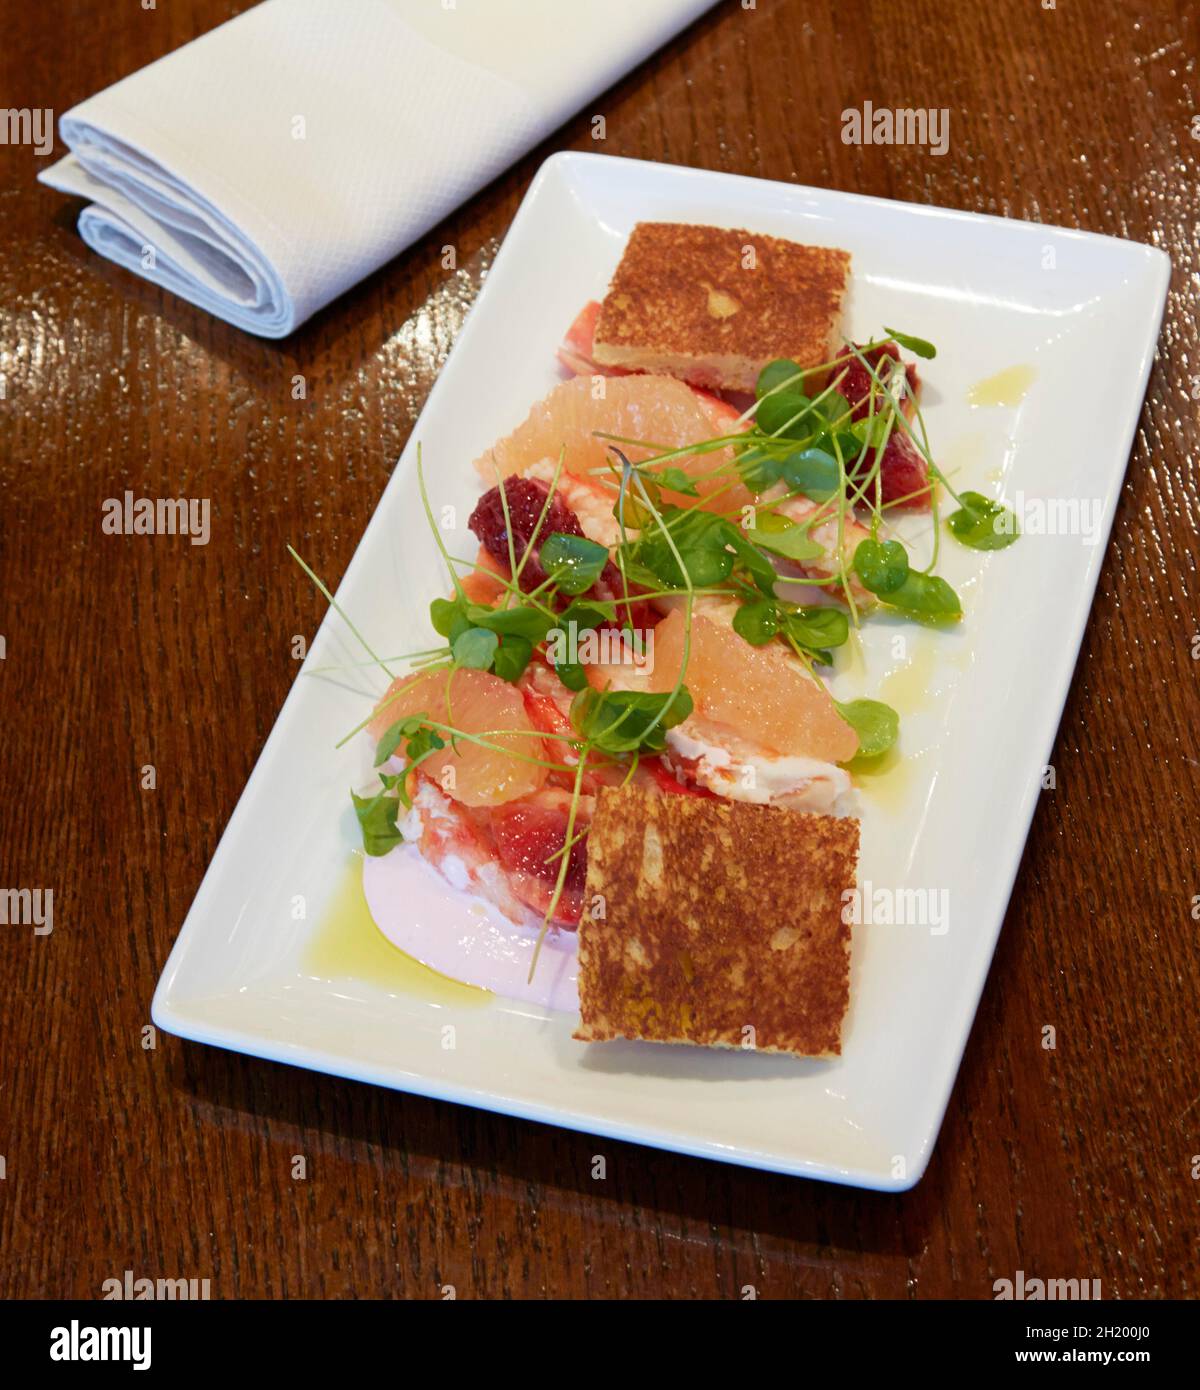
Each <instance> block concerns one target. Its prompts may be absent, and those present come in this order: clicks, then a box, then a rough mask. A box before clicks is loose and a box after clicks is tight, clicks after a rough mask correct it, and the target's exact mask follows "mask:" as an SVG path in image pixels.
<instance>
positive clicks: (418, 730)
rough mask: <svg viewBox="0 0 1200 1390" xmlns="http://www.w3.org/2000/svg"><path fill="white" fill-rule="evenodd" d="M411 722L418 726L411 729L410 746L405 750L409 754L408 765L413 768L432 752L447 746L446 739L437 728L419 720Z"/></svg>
mask: <svg viewBox="0 0 1200 1390" xmlns="http://www.w3.org/2000/svg"><path fill="white" fill-rule="evenodd" d="M410 724H414V725H416V727H415V728H412V729H411V730H410V733H409V738H408V746H407V748H406V749H405V751H406V753H407V754H408V766H409V768H413V767H415V766H416V765H417V763H419V762H423V761H424V760H425V759H426V758H428V757H429V755H430V754H431V753H436V752H437V751H438V749H440V748H445V746H446V740H445V739H444V738H443V737H442V736H441V734H439V733H438V731H437V730H436V729H431V728H430V727H429V726H428V725H427V724H421V723H420V721H419V720H411V721H410Z"/></svg>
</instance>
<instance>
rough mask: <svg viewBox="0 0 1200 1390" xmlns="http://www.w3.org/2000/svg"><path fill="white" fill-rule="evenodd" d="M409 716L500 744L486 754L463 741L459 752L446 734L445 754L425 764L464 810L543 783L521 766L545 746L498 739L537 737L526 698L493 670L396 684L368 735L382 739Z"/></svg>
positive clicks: (537, 770)
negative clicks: (515, 755) (526, 759)
mask: <svg viewBox="0 0 1200 1390" xmlns="http://www.w3.org/2000/svg"><path fill="white" fill-rule="evenodd" d="M447 685H449V691H450V713H449V714H448V713H447V708H446V691H447ZM410 714H426V715H428V716H429V717H430V719H432V720H435V721H437V722H438V723H442V724H453V726H454V728H456V729H461V730H462V731H463V732H464V733H468V734H478V735H480V736H486V737H487V738H488V742H489V743H491V744H495V745H496V747H494V748H493V747H489V748H484V747H482V746H481V745H480V744H478V743H471V742H468V741H467V740H466V739H459V741H458V752H457V753H456V752H454V751H453V749H452V748H451V747H450V746H449V738H448V737H447V736H446V735H445V734H443V735H442V736H443V737H444V738H446V742H447V746H446V748H445V750H443V751H441V752H438V753H434V754H433V756H432V757H430V758H428V759H427V760H426V761H425V762H423V763H422V764H421V767H422V769H423V771H424V772H425V773H426V774H427V775H428V776H429V777H430V778H432V780H433V781H435V782H436V783H437V784H438V785H439V786H440V787H441V789H442V790H443V791H444V792H445V793H446V795H447V796H449V797H451V798H452V799H453V800H455V801H461V802H462V803H463V805H465V806H499V805H501V804H502V803H504V802H506V801H513V800H515V799H516V798H517V797H519V796H527V795H528V794H529V793H530V792H533V791H537V789H538V788H539V787H540V786H542V785H543V783H544V782H545V780H546V775H547V769H546V768H544V767H540V766H538V765H537V764H536V763H531V762H526V761H525V760H524V759H525V758H531V757H532V758H544V757H545V746H544V745H543V743H542V741H541V740H540V739H538V738H532V737H529V736H527V735H526V734H525V733H524V732H498V731H510V730H514V731H524V730H530V731H531V732H532V730H533V724H532V723H531V722H530V719H529V716H528V714H527V713H526V712H525V702H524V700H523V699H522V698H521V692H520V691H519V690H518V689H517V688H516V687H515V686H513V685H510V684H509V683H508V681H505V680H501V679H500V677H499V676H493V675H492V674H491V673H490V672H488V671H467V670H462V671H455V672H454V675H453V679H450V680H448V677H447V673H446V672H445V671H427V672H425V673H424V674H421V675H417V676H400V677H397V679H396V680H394V681H393V682H392V684H391V685H390V686H389V687H388V692H387V694H386V695H385V696H384V697H383V699H382V700H381V701H380V702H379V705H378V706H377V708H376V713H375V717H374V718H373V719H372V720H371V723H370V724H369V725H368V728H369V730H370V733H371V736H372V737H373V738H379V737H380V736H381V735H382V734H383V733H384V732H385V731H386V730H387V729H390V728H391V726H392V725H393V724H394V723H395V722H396V721H397V720H398V719H403V718H405V716H406V715H410ZM513 754H520V755H522V756H520V757H514V756H512V755H513ZM451 773H452V774H453V776H451V775H450V774H451Z"/></svg>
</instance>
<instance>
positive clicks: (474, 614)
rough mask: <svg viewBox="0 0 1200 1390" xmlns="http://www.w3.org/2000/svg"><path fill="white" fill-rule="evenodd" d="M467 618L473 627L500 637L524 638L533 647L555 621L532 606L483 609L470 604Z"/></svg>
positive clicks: (541, 639) (540, 640) (542, 639)
mask: <svg viewBox="0 0 1200 1390" xmlns="http://www.w3.org/2000/svg"><path fill="white" fill-rule="evenodd" d="M467 616H468V617H469V618H470V620H471V623H472V625H473V626H475V627H484V628H487V630H488V631H489V632H496V633H499V634H500V636H502V637H510V636H511V637H524V638H525V639H526V640H527V641H529V642H532V643H533V644H534V645H535V646H536V645H537V643H539V642H542V641H544V640H545V637H546V633H547V632H549V631H550V629H551V628H552V627H553V626H554V621H555V620H554V617H553V615H552V614H550V613H545V612H543V611H542V610H541V609H540V608H534V607H532V606H523V607H520V608H484V607H482V606H481V605H479V604H472V605H471V607H470V608H469V609H468V610H467Z"/></svg>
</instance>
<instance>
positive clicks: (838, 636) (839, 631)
mask: <svg viewBox="0 0 1200 1390" xmlns="http://www.w3.org/2000/svg"><path fill="white" fill-rule="evenodd" d="M783 630H784V632H785V633H786V634H787V635H788V636H789V637H790V638H791V639H792V641H793V642H795V643H796V645H797V646H798V647H804V648H805V649H806V650H808V651H811V652H820V653H821V654H822V655H823V656H826V657H828V655H829V653H828V651H827V648H829V647H840V646H842V645H843V643H844V642H845V641H846V639H847V638H848V637H849V636H850V621H849V619H848V618H847V617H846V615H845V613H843V612H842V610H841V609H840V608H821V607H812V608H797V609H796V610H795V611H794V612H792V613H788V614H786V615H785V617H784V619H783Z"/></svg>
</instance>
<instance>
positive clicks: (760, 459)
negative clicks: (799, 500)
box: [736, 445, 783, 493]
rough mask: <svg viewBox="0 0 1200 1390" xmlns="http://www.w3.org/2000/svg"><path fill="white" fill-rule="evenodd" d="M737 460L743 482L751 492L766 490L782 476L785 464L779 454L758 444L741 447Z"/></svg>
mask: <svg viewBox="0 0 1200 1390" xmlns="http://www.w3.org/2000/svg"><path fill="white" fill-rule="evenodd" d="M736 461H737V470H738V473H739V474H740V475H741V479H742V482H744V483H745V484H746V486H747V487H748V488H749V489H750V491H751V492H756V493H757V492H766V490H767V489H768V488H769V487H771V486H772V484H774V483H777V482H778V481H779V479H780V477H781V476H782V472H783V465H782V460H781V459H780V458H779V456H778V455H777V454H775V453H773V452H772V451H771V450H769V449H763V448H761V447H759V446H758V445H750V446H748V447H739V448H738V449H737V450H736Z"/></svg>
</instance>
